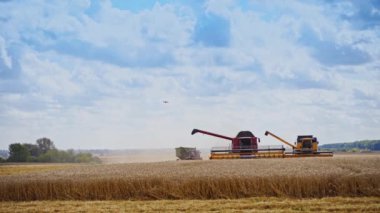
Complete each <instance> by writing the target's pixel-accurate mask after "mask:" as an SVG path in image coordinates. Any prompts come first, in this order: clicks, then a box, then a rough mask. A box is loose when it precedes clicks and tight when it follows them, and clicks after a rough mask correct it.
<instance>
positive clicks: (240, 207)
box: [0, 197, 380, 213]
mask: <svg viewBox="0 0 380 213" xmlns="http://www.w3.org/2000/svg"><path fill="white" fill-rule="evenodd" d="M247 211H248V212H318V213H319V212H380V198H379V197H361V198H343V197H334V198H322V199H315V198H314V199H290V198H273V197H271V198H266V197H265V198H263V197H258V198H245V199H233V200H161V201H120V200H118V201H32V202H2V204H1V206H0V212H247Z"/></svg>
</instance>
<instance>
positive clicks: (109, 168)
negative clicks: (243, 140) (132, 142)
mask: <svg viewBox="0 0 380 213" xmlns="http://www.w3.org/2000/svg"><path fill="white" fill-rule="evenodd" d="M261 196H275V197H293V198H294V197H295V198H313V197H317V198H320V197H330V196H349V197H364V196H380V156H379V155H352V156H336V157H333V158H296V159H255V160H220V161H178V162H175V161H170V162H159V163H130V164H110V165H82V166H76V167H69V168H65V169H60V170H53V171H45V172H35V173H25V174H15V175H3V176H0V200H2V201H28V200H29V201H30V200H115V199H116V200H119V199H130V200H141V199H143V200H151V199H219V198H228V199H233V198H246V197H261Z"/></svg>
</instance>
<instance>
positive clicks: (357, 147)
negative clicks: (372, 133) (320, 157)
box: [320, 140, 380, 152]
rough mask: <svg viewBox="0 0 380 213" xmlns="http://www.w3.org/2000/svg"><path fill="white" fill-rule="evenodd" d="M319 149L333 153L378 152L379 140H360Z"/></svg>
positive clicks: (326, 145) (328, 145) (379, 148)
mask: <svg viewBox="0 0 380 213" xmlns="http://www.w3.org/2000/svg"><path fill="white" fill-rule="evenodd" d="M320 148H321V149H326V150H333V151H343V152H350V151H380V140H361V141H355V142H351V143H333V144H324V145H322V146H320Z"/></svg>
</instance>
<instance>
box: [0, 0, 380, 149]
mask: <svg viewBox="0 0 380 213" xmlns="http://www.w3.org/2000/svg"><path fill="white" fill-rule="evenodd" d="M75 2H77V1H75ZM56 3H57V2H44V3H41V4H35V5H31V7H30V10H28V11H26V12H25V13H21V12H22V11H23V10H24V9H23V7H21V6H20V5H17V3H16V6H14V7H12V6H7V7H8V9H7V11H4V10H3V11H2V12H4V13H3V14H5V15H4V16H8V17H10V21H9V22H6V24H4V30H0V36H1V37H0V50H1V52H0V53H1V58H2V60H3V61H4V63H5V64H8V65H9V64H12V60H11V58H10V56H9V51H10V50H9V48H8V45H9V44H18V45H19V48H20V49H21V50H20V51H19V52H18V54H19V55H18V56H17V57H18V58H16V59H14V60H16V62H18V63H19V66H20V70H18V71H19V72H20V74H19V75H20V76H18V77H15V79H13V81H15V82H22V83H23V84H25V85H26V87H27V91H23V92H21V93H7V92H4V93H0V117H1V121H0V131H1V132H2V133H4V134H3V135H2V136H1V138H0V139H2V140H1V141H4V144H0V147H3V148H6V146H7V144H9V143H11V142H15V141H19V140H22V141H23V142H32V141H33V140H35V139H37V138H38V137H42V136H47V137H51V138H52V139H53V140H54V141H55V142H56V144H57V146H58V147H59V148H149V147H174V146H181V145H186V146H197V147H210V146H213V145H218V144H219V143H220V142H219V141H218V140H213V139H211V138H208V137H207V136H205V137H200V136H199V137H198V136H191V135H190V132H191V129H192V128H200V129H206V130H210V131H215V132H218V133H222V134H226V135H229V136H234V135H235V134H236V133H237V132H238V131H240V130H251V131H253V132H254V133H255V134H256V135H257V136H259V137H264V136H263V133H264V132H265V130H272V131H273V132H276V133H278V134H279V135H282V136H283V137H285V138H287V139H289V140H292V139H295V136H296V135H297V134H309V133H311V134H315V135H317V136H318V137H319V138H320V141H321V142H322V143H329V142H339V141H352V140H356V139H365V138H369V137H371V138H376V137H378V126H379V124H380V120H379V119H378V118H379V117H380V111H379V106H380V97H379V93H378V92H377V91H379V90H380V86H379V85H380V82H379V81H380V76H379V67H380V62H379V60H378V58H379V57H378V56H379V55H380V50H379V49H378V48H377V45H376V44H377V43H379V36H378V31H376V30H356V29H354V28H352V27H351V26H350V24H349V23H346V22H342V21H339V20H338V17H337V16H336V15H334V14H332V15H331V16H330V15H329V14H328V12H329V9H328V8H327V9H326V7H323V5H317V4H310V3H300V2H292V3H288V2H287V3H282V2H279V1H278V2H276V5H277V6H276V7H275V9H276V10H277V12H278V11H280V12H279V13H276V15H277V16H273V17H265V15H271V13H272V12H273V11H271V6H270V5H265V4H271V5H272V2H270V3H262V2H260V3H255V2H253V3H252V4H251V6H252V7H253V9H252V10H251V9H246V10H243V9H242V8H240V7H239V6H237V5H236V3H235V2H234V1H225V2H220V1H210V2H208V3H206V4H205V7H204V9H205V11H204V12H205V13H213V14H216V15H220V16H223V17H224V18H226V19H227V20H228V22H229V23H230V26H229V27H230V28H229V32H230V42H229V45H228V46H226V47H219V48H210V47H200V46H199V45H198V44H195V43H194V42H193V41H192V39H193V38H192V35H193V32H194V27H195V25H196V22H197V21H198V22H201V21H202V20H201V18H200V17H199V15H198V16H197V12H198V13H199V11H191V9H189V8H186V7H185V6H183V7H181V6H178V4H177V5H175V6H173V5H169V4H158V3H157V4H155V5H154V6H153V7H152V8H151V9H145V10H141V11H138V12H130V11H128V10H120V9H117V8H113V7H112V5H111V4H110V2H109V1H103V2H102V4H101V8H100V10H99V12H98V13H96V14H93V15H92V16H91V17H90V16H88V15H86V14H85V13H83V11H84V10H87V9H88V8H89V4H88V3H89V2H78V4H79V5H71V4H70V3H66V2H60V3H59V4H56ZM82 3H83V4H82ZM9 5H11V4H9ZM225 5H232V6H231V7H225ZM233 5H235V6H233ZM257 5H259V6H261V8H259V7H257ZM231 8H232V9H231ZM345 8H346V7H344V8H343V9H344V11H345V10H346V9H345ZM261 9H262V11H260V10H261ZM266 10H268V11H266ZM348 11H349V9H348ZM346 12H347V11H346ZM278 14H280V15H278ZM197 19H198V20H197ZM305 26H306V27H309V28H311V30H312V31H313V32H315V33H316V34H317V38H316V39H317V40H320V41H329V42H331V43H332V44H337V45H348V46H349V47H352V48H353V49H355V48H357V49H360V50H361V51H364V52H366V53H368V54H369V55H370V56H371V58H372V60H371V61H369V62H367V63H365V64H358V65H355V66H353V65H336V66H327V65H325V64H321V63H320V62H319V61H318V60H317V59H316V58H315V57H314V56H313V54H312V52H313V48H318V47H316V46H318V45H316V46H305V45H304V44H302V43H300V42H299V39H300V38H302V37H303V36H305V35H304V34H305V32H304V31H303V30H304V28H305ZM49 33H51V35H50V34H49ZM1 38H3V39H2V40H1ZM21 38H22V39H21ZM361 39H364V40H365V41H361ZM75 42H77V43H75ZM70 45H72V46H70ZM76 45H78V46H79V47H78V46H76ZM67 46H69V47H67ZM74 47H75V51H73V50H72V49H70V48H74ZM65 48H67V49H65ZM165 54H168V55H170V57H172V59H171V60H172V61H171V62H170V63H164V61H165V60H169V59H166V58H165V57H161V58H160V57H156V56H157V55H165ZM115 58H116V59H115ZM115 60H119V61H117V62H120V61H121V62H125V63H116V62H115ZM134 60H135V61H134ZM136 60H140V61H139V62H140V63H137V62H136ZM152 61H155V63H152ZM127 62H128V63H127ZM132 62H135V63H132ZM149 63H151V66H146V64H149ZM1 83H2V82H1V80H0V88H1V89H3V90H5V91H6V89H7V88H2V87H1V86H2V84H1ZM163 100H168V101H169V103H168V104H164V103H163V102H162V101H163ZM262 139H263V140H262V141H263V144H269V143H272V144H273V143H275V144H277V142H275V141H272V140H271V139H268V138H262ZM224 144H225V143H224V142H222V144H220V145H224Z"/></svg>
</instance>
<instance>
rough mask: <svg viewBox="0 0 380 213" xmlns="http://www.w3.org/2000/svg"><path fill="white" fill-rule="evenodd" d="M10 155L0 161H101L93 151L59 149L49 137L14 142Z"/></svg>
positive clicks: (10, 148) (10, 146)
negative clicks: (32, 141)
mask: <svg viewBox="0 0 380 213" xmlns="http://www.w3.org/2000/svg"><path fill="white" fill-rule="evenodd" d="M8 150H9V157H8V158H7V159H3V158H1V157H0V162H52V163H90V162H100V159H99V158H98V157H95V156H92V154H91V153H75V152H74V150H67V151H64V150H58V149H57V148H56V147H55V145H54V142H53V141H52V140H50V139H49V138H40V139H37V141H36V143H35V144H31V143H12V144H10V145H9V148H8Z"/></svg>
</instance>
